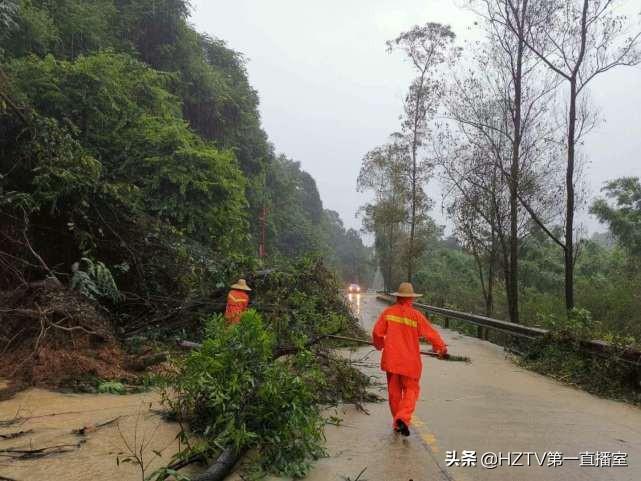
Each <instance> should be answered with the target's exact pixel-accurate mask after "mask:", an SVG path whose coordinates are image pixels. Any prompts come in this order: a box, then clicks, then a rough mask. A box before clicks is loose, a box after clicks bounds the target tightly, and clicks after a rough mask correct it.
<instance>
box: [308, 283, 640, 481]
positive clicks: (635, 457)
mask: <svg viewBox="0 0 641 481" xmlns="http://www.w3.org/2000/svg"><path fill="white" fill-rule="evenodd" d="M352 303H353V305H354V308H355V309H357V310H358V312H359V314H360V319H361V323H362V325H363V327H364V328H365V329H366V330H367V331H370V330H371V328H372V325H373V323H374V322H375V320H376V319H377V317H378V314H379V313H380V311H381V310H382V309H384V308H385V307H386V305H385V304H383V303H382V302H380V301H377V300H376V298H375V296H374V295H371V294H362V295H360V296H353V297H352ZM439 331H440V332H441V334H442V335H443V337H444V338H445V341H446V342H447V344H448V346H449V350H450V352H452V353H453V354H460V355H466V356H469V357H470V358H471V359H472V362H471V364H466V363H461V362H445V361H439V360H437V359H433V358H424V369H423V376H422V379H421V397H420V400H419V402H418V403H417V409H416V413H415V416H414V419H413V422H412V426H411V429H412V435H411V436H410V437H409V438H407V439H406V438H401V437H399V436H397V435H396V434H394V433H392V430H391V419H390V414H389V410H388V407H387V403H376V404H368V405H366V408H367V410H368V411H369V414H370V415H369V416H368V415H365V414H363V413H360V412H357V411H356V410H355V409H353V408H351V407H344V408H340V409H339V411H338V415H340V416H342V417H343V424H341V425H340V426H328V427H327V429H326V435H327V449H328V451H329V454H330V457H329V458H326V459H322V460H320V461H319V462H318V463H316V465H315V466H314V468H313V470H312V472H311V474H310V476H309V478H308V479H309V480H312V481H345V480H346V479H351V480H352V481H354V480H355V479H356V477H357V476H358V474H359V473H360V472H361V471H362V470H363V469H364V468H366V471H365V472H364V474H363V475H362V476H361V478H360V479H361V481H362V480H363V479H367V480H368V481H408V480H413V481H442V480H456V481H638V480H640V479H641V409H639V408H637V407H633V406H630V405H627V404H624V403H619V402H615V401H610V400H606V399H600V398H597V397H595V396H592V395H590V394H588V393H585V392H583V391H579V390H577V389H574V388H572V387H570V386H565V385H562V384H560V383H559V382H556V381H554V380H552V379H550V378H547V377H544V376H541V375H539V374H536V373H533V372H530V371H527V370H525V369H522V368H520V367H519V366H517V365H516V364H514V362H513V361H512V360H511V359H509V358H508V357H506V355H505V353H504V351H503V349H502V348H500V347H498V346H496V345H493V344H490V343H489V342H487V341H480V340H478V339H475V338H470V337H466V336H462V335H460V334H458V333H456V332H454V331H450V330H447V329H440V328H439ZM345 355H347V356H350V357H351V358H352V359H354V360H359V359H361V358H363V357H365V358H366V359H367V360H368V361H369V363H368V364H367V365H366V366H364V367H363V369H364V370H365V371H366V372H367V373H368V374H370V375H372V376H374V377H375V379H376V380H378V382H379V383H380V386H379V389H381V394H382V395H383V396H384V397H386V392H385V391H386V390H385V387H384V379H383V375H382V373H381V372H380V370H379V368H378V363H379V361H380V355H379V353H378V352H376V351H371V349H368V348H360V349H358V350H354V351H345ZM454 450H456V451H457V453H458V456H459V457H460V455H461V452H462V450H469V451H474V452H476V455H477V457H478V458H480V457H481V455H482V454H483V453H486V452H493V453H502V454H503V455H504V456H505V455H508V453H517V454H518V453H519V452H536V453H537V454H539V455H540V456H543V455H545V453H546V452H560V453H562V454H563V455H564V456H568V457H576V456H579V453H581V452H596V451H600V452H602V453H612V452H624V453H626V454H627V455H628V458H627V460H628V466H627V467H609V468H608V467H587V466H583V467H581V466H579V463H578V461H575V460H567V461H565V462H564V463H563V465H562V466H556V467H553V466H548V465H547V461H546V462H545V464H544V465H543V466H535V465H531V466H527V465H525V466H511V467H509V466H505V465H504V466H501V467H496V468H494V469H487V468H483V467H482V466H481V464H480V462H477V463H476V466H469V467H463V466H458V467H457V466H452V467H446V464H447V463H446V461H445V459H446V452H447V451H454ZM513 459H514V458H513ZM521 461H523V459H521ZM517 463H518V462H517ZM521 464H523V463H522V462H521Z"/></svg>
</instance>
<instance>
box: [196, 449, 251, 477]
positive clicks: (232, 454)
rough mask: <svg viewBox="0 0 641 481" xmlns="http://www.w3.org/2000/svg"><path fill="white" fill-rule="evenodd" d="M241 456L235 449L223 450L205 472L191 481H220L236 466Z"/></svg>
mask: <svg viewBox="0 0 641 481" xmlns="http://www.w3.org/2000/svg"><path fill="white" fill-rule="evenodd" d="M242 454H243V453H242V452H241V451H239V450H237V449H236V448H225V449H224V450H223V452H222V453H220V455H219V456H218V458H216V461H214V462H213V463H212V464H211V465H210V466H209V468H207V471H205V472H204V473H202V474H199V475H198V476H196V477H195V478H192V481H222V480H223V479H225V478H226V477H227V475H228V474H229V472H230V471H231V470H232V469H233V467H234V466H235V465H236V463H237V462H238V460H239V459H240V457H241V456H242Z"/></svg>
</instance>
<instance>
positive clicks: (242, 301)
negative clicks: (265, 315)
mask: <svg viewBox="0 0 641 481" xmlns="http://www.w3.org/2000/svg"><path fill="white" fill-rule="evenodd" d="M248 305H249V296H248V295H247V293H246V292H245V291H239V290H236V289H232V290H231V291H229V294H228V295H227V308H226V309H225V319H227V322H228V323H229V324H236V323H238V322H240V316H242V315H243V312H245V311H246V310H247V306H248Z"/></svg>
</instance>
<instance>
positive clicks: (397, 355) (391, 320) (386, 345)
mask: <svg viewBox="0 0 641 481" xmlns="http://www.w3.org/2000/svg"><path fill="white" fill-rule="evenodd" d="M392 295H393V296H396V303H395V304H393V305H392V306H390V307H388V308H387V309H385V310H384V311H383V312H382V314H381V315H380V317H379V318H378V320H377V321H376V324H375V325H374V330H373V332H372V337H373V342H374V346H376V349H378V350H379V351H380V350H381V349H382V350H383V355H382V358H381V369H382V370H383V371H385V372H386V373H387V391H388V399H389V406H390V410H391V411H392V417H393V418H394V430H395V431H397V432H399V433H401V434H402V435H404V436H409V434H410V431H409V425H410V423H411V420H412V414H413V413H414V409H415V408H416V401H417V400H418V396H419V391H420V386H419V381H420V379H421V371H422V369H423V363H422V361H421V354H420V347H419V338H421V337H423V338H425V339H426V340H427V341H428V342H429V343H430V344H432V348H433V349H434V351H435V352H437V353H438V354H439V355H441V356H444V355H445V354H447V346H446V345H445V342H444V341H443V339H442V338H441V336H440V335H439V333H438V332H437V331H436V329H434V328H433V327H432V325H431V324H430V322H429V321H428V320H427V318H426V317H425V316H424V315H423V314H422V313H421V312H420V311H418V310H416V309H415V308H414V307H412V302H413V301H414V299H415V298H417V297H420V296H421V294H415V293H414V287H413V286H412V284H410V283H409V282H403V283H402V284H401V285H400V287H399V288H398V292H394V293H393V294H392Z"/></svg>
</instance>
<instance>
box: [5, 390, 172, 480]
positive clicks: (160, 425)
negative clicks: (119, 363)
mask: <svg viewBox="0 0 641 481" xmlns="http://www.w3.org/2000/svg"><path fill="white" fill-rule="evenodd" d="M160 407H161V406H160V396H159V395H158V394H156V393H145V394H136V395H126V396H118V395H110V394H100V395H89V394H63V393H57V392H51V391H45V390H41V389H29V390H27V391H24V392H21V393H19V394H18V395H17V396H16V397H15V398H13V399H11V400H9V401H4V402H1V403H0V435H3V434H4V435H6V434H9V433H15V432H18V431H31V432H30V433H28V434H26V435H23V436H21V437H18V438H15V439H8V440H5V439H3V438H1V437H0V450H3V449H8V448H17V449H39V448H44V447H49V446H60V445H66V446H67V447H66V448H64V449H68V450H69V451H68V452H66V453H63V454H55V455H52V456H50V457H46V458H42V459H34V460H12V459H10V458H9V457H7V456H3V455H2V453H0V476H4V477H6V478H10V479H15V480H17V481H90V480H91V481H94V480H95V481H99V480H114V479H117V480H119V481H138V480H141V479H142V476H141V470H140V469H139V468H138V467H137V466H135V465H132V464H129V463H124V464H123V463H121V464H120V466H118V465H117V463H116V458H117V457H118V456H119V457H120V458H122V457H123V456H124V455H126V453H127V448H126V445H125V442H126V443H129V445H130V446H131V447H132V448H133V447H134V446H137V447H138V448H140V446H141V445H142V444H143V443H149V444H148V446H147V448H146V449H145V450H144V458H143V459H144V461H145V463H146V464H147V473H146V474H149V473H151V472H152V471H153V470H154V469H156V468H158V467H161V466H163V465H164V464H166V463H167V462H168V461H169V458H170V457H171V455H172V454H174V453H175V452H176V451H177V449H178V442H177V440H176V434H177V433H178V432H179V427H178V425H177V424H173V423H167V422H165V421H163V420H162V419H161V418H160V417H159V415H158V414H157V413H156V412H155V410H156V409H159V408H160ZM16 418H18V419H16ZM116 418H118V420H117V422H114V423H113V424H110V425H108V426H105V427H103V428H98V429H97V430H95V431H93V432H89V433H88V434H87V435H85V436H79V435H76V434H72V433H71V431H72V430H73V429H79V428H82V427H84V426H90V425H96V424H100V423H104V422H107V421H110V420H113V419H116ZM14 419H16V422H15V423H14V424H11V425H5V424H6V423H3V421H7V420H14ZM154 451H156V452H158V453H159V454H161V456H157V455H156V454H154Z"/></svg>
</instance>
